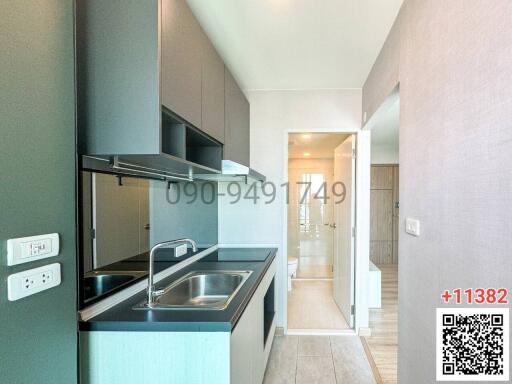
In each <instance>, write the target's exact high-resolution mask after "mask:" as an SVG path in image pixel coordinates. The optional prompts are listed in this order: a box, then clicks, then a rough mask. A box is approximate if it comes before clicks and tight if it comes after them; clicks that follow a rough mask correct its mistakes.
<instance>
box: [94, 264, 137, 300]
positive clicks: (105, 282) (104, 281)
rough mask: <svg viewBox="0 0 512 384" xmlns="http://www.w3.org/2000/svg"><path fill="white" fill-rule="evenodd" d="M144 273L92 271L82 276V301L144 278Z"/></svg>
mask: <svg viewBox="0 0 512 384" xmlns="http://www.w3.org/2000/svg"><path fill="white" fill-rule="evenodd" d="M145 274H146V272H145V271H133V272H132V271H130V272H127V271H93V272H89V273H87V274H86V275H85V276H84V301H85V302H87V301H89V300H91V299H94V298H96V297H98V296H101V295H104V294H105V293H107V292H110V291H112V290H113V289H116V288H119V287H121V286H124V285H126V284H128V283H130V282H132V281H134V280H135V279H137V278H139V277H141V276H144V275H145Z"/></svg>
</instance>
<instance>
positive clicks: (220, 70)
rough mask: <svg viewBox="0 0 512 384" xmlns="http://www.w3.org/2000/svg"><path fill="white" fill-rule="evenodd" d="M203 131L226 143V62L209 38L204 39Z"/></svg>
mask: <svg viewBox="0 0 512 384" xmlns="http://www.w3.org/2000/svg"><path fill="white" fill-rule="evenodd" d="M202 55H203V58H202V92H201V93H202V102H201V108H202V110H201V116H202V117H201V129H202V130H203V131H204V132H206V133H207V134H208V135H210V136H212V137H213V138H214V139H216V140H218V141H220V142H221V143H223V142H224V62H223V61H222V59H221V57H220V56H219V55H218V53H217V51H216V50H215V48H214V46H213V45H212V43H211V42H210V41H209V40H208V37H207V36H206V35H204V38H203V53H202Z"/></svg>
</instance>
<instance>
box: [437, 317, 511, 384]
mask: <svg viewBox="0 0 512 384" xmlns="http://www.w3.org/2000/svg"><path fill="white" fill-rule="evenodd" d="M436 338H437V358H436V370H437V372H436V376H437V380H438V381H508V380H509V363H510V355H509V353H510V350H509V309H508V308H437V336H436Z"/></svg>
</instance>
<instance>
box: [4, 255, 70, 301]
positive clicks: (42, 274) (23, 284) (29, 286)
mask: <svg viewBox="0 0 512 384" xmlns="http://www.w3.org/2000/svg"><path fill="white" fill-rule="evenodd" d="M60 281H61V277H60V264H59V263H54V264H49V265H43V266H42V267H38V268H33V269H27V270H26V271H22V272H18V273H14V274H12V275H10V276H9V277H8V278H7V298H8V299H9V301H15V300H19V299H22V298H24V297H27V296H30V295H33V294H35V293H38V292H41V291H44V290H46V289H49V288H53V287H56V286H57V285H60Z"/></svg>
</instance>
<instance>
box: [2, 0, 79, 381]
mask: <svg viewBox="0 0 512 384" xmlns="http://www.w3.org/2000/svg"><path fill="white" fill-rule="evenodd" d="M0 9H1V12H2V16H1V17H2V22H1V23H0V47H2V54H0V73H1V80H0V116H1V120H0V132H1V133H2V138H1V139H0V212H1V214H0V340H1V342H0V382H2V383H11V384H31V383H34V384H36V383H37V384H39V383H52V384H70V383H76V377H77V364H76V361H77V336H76V252H75V118H74V103H75V97H74V72H73V71H74V57H73V1H72V0H41V1H28V0H16V1H10V0H8V1H5V0H2V1H1V2H0ZM49 232H58V233H59V235H60V240H61V250H60V255H59V256H57V257H54V258H52V259H47V260H40V261H36V262H32V263H28V264H22V265H18V266H15V267H7V265H6V255H5V250H6V240H7V239H9V238H14V237H21V236H28V235H37V234H44V233H49ZM52 262H58V263H60V264H61V268H62V284H61V285H60V286H58V287H55V288H52V289H49V290H47V291H44V292H40V293H38V294H36V295H34V296H29V297H27V298H24V299H21V300H19V301H15V302H9V301H7V283H6V281H7V276H8V275H10V274H12V273H15V272H19V271H22V270H25V269H29V268H35V267H38V266H41V265H45V264H49V263H52Z"/></svg>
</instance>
